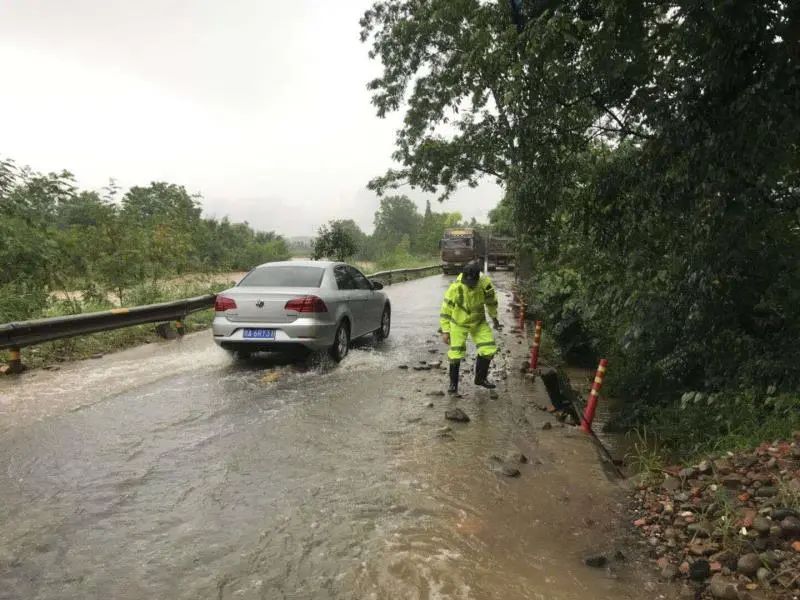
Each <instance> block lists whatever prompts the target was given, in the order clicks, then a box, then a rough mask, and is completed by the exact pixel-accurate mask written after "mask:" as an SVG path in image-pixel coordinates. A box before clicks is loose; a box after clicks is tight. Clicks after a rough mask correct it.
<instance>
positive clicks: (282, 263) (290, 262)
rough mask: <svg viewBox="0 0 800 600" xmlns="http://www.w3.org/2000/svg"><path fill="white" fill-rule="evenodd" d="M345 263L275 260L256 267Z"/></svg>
mask: <svg viewBox="0 0 800 600" xmlns="http://www.w3.org/2000/svg"><path fill="white" fill-rule="evenodd" d="M343 264H345V263H338V262H333V261H330V260H281V261H276V262H268V263H264V264H263V265H258V266H257V267H256V269H259V268H261V267H319V268H322V269H326V268H328V267H332V266H334V265H343Z"/></svg>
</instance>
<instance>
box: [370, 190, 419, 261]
mask: <svg viewBox="0 0 800 600" xmlns="http://www.w3.org/2000/svg"><path fill="white" fill-rule="evenodd" d="M421 224H422V216H421V215H420V214H419V211H418V210H417V205H416V204H414V203H413V202H412V201H411V200H410V199H409V198H407V197H406V196H387V197H385V198H381V204H380V208H379V209H378V211H377V212H376V213H375V237H376V238H377V239H378V240H381V241H382V242H383V244H384V247H385V248H394V247H395V246H397V244H398V243H399V242H400V240H401V239H402V238H403V236H404V235H407V236H409V238H410V239H412V240H413V239H414V236H415V235H416V234H417V233H418V231H419V227H420V225H421ZM412 250H414V248H413V247H412Z"/></svg>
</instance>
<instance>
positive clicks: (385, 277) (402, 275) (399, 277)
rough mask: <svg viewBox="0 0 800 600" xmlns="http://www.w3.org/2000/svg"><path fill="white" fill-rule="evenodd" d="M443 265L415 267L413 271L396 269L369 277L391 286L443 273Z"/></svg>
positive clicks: (368, 276) (379, 272)
mask: <svg viewBox="0 0 800 600" xmlns="http://www.w3.org/2000/svg"><path fill="white" fill-rule="evenodd" d="M442 266H443V265H441V264H437V265H429V266H427V267H415V268H413V269H394V270H392V271H378V272H377V273H372V274H371V275H367V278H368V279H377V280H378V281H380V282H381V283H383V284H384V285H391V284H393V283H398V282H400V281H408V280H409V279H415V278H416V277H424V276H425V273H426V272H430V273H431V274H433V273H441V272H442Z"/></svg>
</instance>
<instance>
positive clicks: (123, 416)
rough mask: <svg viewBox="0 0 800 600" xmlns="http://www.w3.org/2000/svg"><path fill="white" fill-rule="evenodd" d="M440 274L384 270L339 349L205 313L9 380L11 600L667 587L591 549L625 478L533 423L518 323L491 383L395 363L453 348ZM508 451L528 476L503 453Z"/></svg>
mask: <svg viewBox="0 0 800 600" xmlns="http://www.w3.org/2000/svg"><path fill="white" fill-rule="evenodd" d="M504 281H507V279H506V278H505V277H504V276H502V275H500V276H498V287H500V288H502V287H503V282H504ZM447 283H448V280H447V279H445V278H444V277H431V278H426V279H421V280H417V281H413V282H409V283H404V284H398V285H396V286H392V287H389V288H387V292H388V293H389V295H390V297H391V299H392V303H393V312H394V315H393V317H394V323H393V330H392V335H391V337H390V338H389V340H387V342H386V344H385V345H382V346H380V347H376V346H374V345H372V344H370V343H364V344H361V345H359V347H357V348H356V349H354V350H353V351H352V352H351V354H350V356H349V357H348V358H347V359H346V360H345V362H343V363H342V364H341V365H339V366H336V367H334V366H332V365H327V364H322V365H319V364H310V365H301V366H299V367H298V366H293V365H289V364H281V363H280V361H277V362H276V359H274V358H270V357H263V358H256V359H254V360H252V361H249V362H244V363H236V362H233V361H232V360H231V359H229V358H228V357H227V355H226V354H225V353H224V352H223V351H221V350H218V349H217V348H215V347H214V346H213V344H212V343H211V340H210V334H209V333H208V332H203V333H200V334H195V335H192V336H188V337H187V338H186V339H184V340H182V341H181V342H180V343H174V342H172V343H163V344H153V345H149V346H144V347H141V348H136V349H133V350H130V351H125V352H120V353H117V354H114V355H109V356H106V357H104V358H102V359H100V360H96V361H83V362H80V363H75V364H72V365H67V366H64V367H63V368H62V370H60V371H55V372H45V371H39V372H32V373H28V374H25V375H23V376H21V377H19V378H7V379H5V380H3V381H0V599H3V600H6V599H12V598H13V599H18V598H20V599H22V598H24V599H29V598H30V599H42V600H44V599H48V600H49V599H58V600H66V599H86V598H90V599H95V598H97V599H100V598H102V599H106V598H114V599H140V598H148V599H154V598H158V599H160V598H165V599H166V598H176V599H178V598H179V599H187V600H188V599H198V598H201V599H205V598H210V599H228V598H241V599H269V600H272V599H282V598H286V599H350V598H354V599H355V598H357V599H373V598H374V599H376V600H379V599H395V598H396V599H444V598H452V599H475V600H483V599H498V600H500V599H502V600H516V599H554V598H555V599H565V600H566V599H578V598H580V599H586V598H592V599H598V600H606V599H607V600H612V599H613V600H620V599H632V598H652V597H656V596H657V594H656V593H654V592H652V590H651V591H649V592H645V591H644V590H643V589H642V584H643V579H642V578H641V577H640V576H639V572H638V571H637V570H636V569H635V568H633V567H632V566H631V565H630V564H627V563H625V562H620V563H619V564H617V563H615V562H613V561H612V570H611V571H608V572H607V571H606V570H602V569H601V570H598V569H590V568H588V567H585V566H583V565H582V564H581V561H580V558H581V556H583V555H584V554H585V553H587V552H598V551H602V552H607V553H608V554H609V555H611V554H613V552H614V549H615V548H616V546H615V543H616V542H615V533H616V532H617V531H619V529H620V526H619V523H618V521H617V514H618V512H619V510H618V506H617V502H618V499H619V497H620V496H619V490H618V487H617V485H618V484H617V483H616V482H614V481H613V480H612V479H609V478H608V477H607V475H606V474H605V473H604V471H603V469H602V467H601V464H600V461H599V460H598V458H597V454H596V452H595V450H594V448H593V446H592V443H591V441H590V440H589V439H588V438H587V437H584V436H582V435H581V434H580V433H579V432H577V431H573V430H570V429H561V428H558V427H557V426H554V427H553V429H552V430H547V431H543V430H542V424H543V423H544V422H545V421H548V420H550V419H551V417H550V416H549V415H547V414H545V413H542V412H539V411H537V410H535V409H533V408H532V405H531V402H530V401H531V400H534V399H536V398H537V395H541V394H544V391H543V388H541V387H540V384H539V383H538V382H537V383H536V385H531V384H530V383H529V382H528V383H526V382H524V381H523V380H522V378H521V377H520V376H519V374H518V373H517V369H516V368H515V365H517V364H518V362H519V361H520V360H522V357H523V356H524V354H525V349H524V345H523V344H522V343H521V342H520V341H518V340H517V338H516V337H515V336H513V335H511V334H510V333H502V334H500V336H499V342H500V344H499V345H500V347H501V348H502V349H504V353H503V355H502V357H501V358H500V359H499V360H497V361H496V366H495V373H494V376H495V378H496V379H498V380H499V381H500V382H501V385H500V387H499V390H498V392H499V397H498V398H496V399H493V398H491V397H490V395H489V393H488V392H487V391H484V390H481V391H476V390H475V389H474V387H473V386H472V384H471V383H467V384H464V390H463V391H464V397H463V398H462V399H458V400H451V399H449V398H446V397H442V396H438V395H432V394H433V393H435V392H439V391H440V390H443V389H444V388H445V385H446V382H445V378H446V373H445V372H444V371H443V370H442V369H435V370H431V371H415V370H413V369H408V370H401V369H400V368H399V366H400V365H419V362H420V361H428V362H431V361H437V360H442V358H443V357H444V350H445V348H444V347H443V346H442V345H441V344H439V343H438V342H437V338H436V337H435V336H434V335H433V334H434V333H435V331H436V328H437V326H438V313H439V304H440V302H441V297H442V294H443V293H444V290H445V288H446V285H447ZM508 303H509V299H508V297H507V296H503V297H501V311H502V314H503V315H504V317H505V318H506V319H507V320H509V321H510V315H508V314H507V313H506V312H505V307H506V306H508ZM509 350H510V351H512V353H511V354H507V353H506V352H507V351H509ZM504 376H507V379H503V377H504ZM453 405H457V406H459V407H461V408H462V409H463V410H464V411H465V412H466V413H467V414H468V415H469V416H470V417H471V419H472V421H471V422H470V423H466V424H450V425H451V427H452V429H453V438H454V439H450V440H448V439H447V438H442V437H440V436H439V435H438V430H439V429H440V428H441V427H443V426H445V425H448V423H447V422H446V421H445V420H444V418H443V414H444V411H445V409H446V408H449V407H451V406H453ZM515 451H516V452H518V451H521V452H523V453H524V454H525V455H527V456H528V457H529V458H530V461H529V462H528V463H527V464H523V465H520V466H519V468H520V470H521V472H522V473H521V476H520V477H518V478H515V479H509V478H505V477H502V476H501V475H498V474H496V473H495V472H494V471H493V470H492V469H491V468H490V467H491V466H492V464H493V462H492V459H491V456H492V455H499V456H504V455H506V454H507V453H509V452H515Z"/></svg>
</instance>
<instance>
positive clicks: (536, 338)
mask: <svg viewBox="0 0 800 600" xmlns="http://www.w3.org/2000/svg"><path fill="white" fill-rule="evenodd" d="M541 340H542V322H541V321H536V329H534V330H533V346H531V362H530V367H531V371H532V370H533V369H535V368H536V367H537V366H538V365H539V342H540V341H541Z"/></svg>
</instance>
